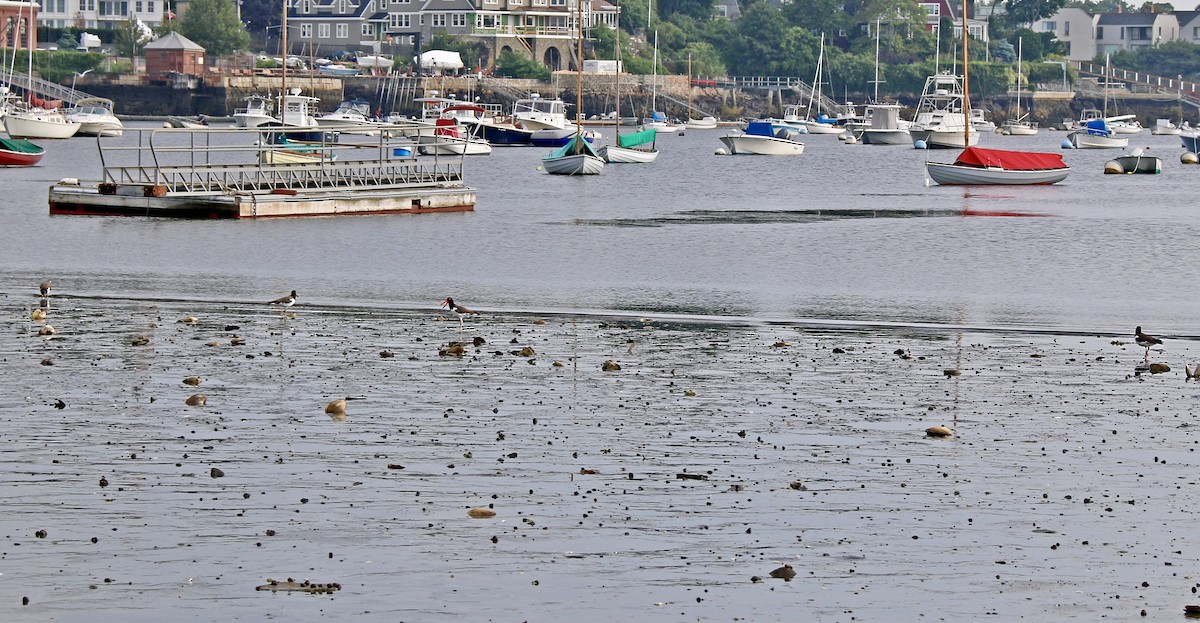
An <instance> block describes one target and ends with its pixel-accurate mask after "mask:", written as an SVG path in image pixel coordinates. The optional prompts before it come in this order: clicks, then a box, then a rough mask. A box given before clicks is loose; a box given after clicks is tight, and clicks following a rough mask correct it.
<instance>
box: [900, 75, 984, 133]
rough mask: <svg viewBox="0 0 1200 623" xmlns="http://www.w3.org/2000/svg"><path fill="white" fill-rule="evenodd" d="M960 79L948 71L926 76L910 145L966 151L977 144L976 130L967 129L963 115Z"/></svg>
mask: <svg viewBox="0 0 1200 623" xmlns="http://www.w3.org/2000/svg"><path fill="white" fill-rule="evenodd" d="M963 99H964V98H963V77H962V76H954V75H951V74H950V73H949V72H942V73H940V74H937V75H934V76H929V77H928V78H926V79H925V89H924V90H923V91H922V93H921V100H920V101H919V102H918V103H917V113H916V116H914V117H913V121H912V126H911V127H909V129H908V135H909V138H911V139H912V142H913V145H914V146H917V145H918V142H923V143H924V145H925V147H926V148H928V149H938V148H949V149H955V148H957V149H965V148H967V147H971V146H974V145H977V144H978V143H979V131H978V130H976V129H974V128H971V127H969V124H968V123H967V115H966V113H964V112H963Z"/></svg>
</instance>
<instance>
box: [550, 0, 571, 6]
mask: <svg viewBox="0 0 1200 623" xmlns="http://www.w3.org/2000/svg"><path fill="white" fill-rule="evenodd" d="M550 6H567V0H550Z"/></svg>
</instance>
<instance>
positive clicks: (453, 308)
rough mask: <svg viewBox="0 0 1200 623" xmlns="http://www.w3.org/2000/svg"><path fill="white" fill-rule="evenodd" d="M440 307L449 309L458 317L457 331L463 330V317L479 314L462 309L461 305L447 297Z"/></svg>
mask: <svg viewBox="0 0 1200 623" xmlns="http://www.w3.org/2000/svg"><path fill="white" fill-rule="evenodd" d="M442 307H447V308H449V309H450V311H452V312H454V314H455V315H457V316H458V330H459V331H462V329H463V317H464V316H466V315H467V314H478V313H479V312H477V311H475V310H473V309H468V308H466V307H463V306H462V305H459V304H458V303H455V302H454V299H452V298H450V297H448V296H447V297H446V300H444V301H442Z"/></svg>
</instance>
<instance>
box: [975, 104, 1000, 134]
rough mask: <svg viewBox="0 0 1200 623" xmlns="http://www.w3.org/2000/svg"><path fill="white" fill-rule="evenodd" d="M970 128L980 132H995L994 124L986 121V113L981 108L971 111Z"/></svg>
mask: <svg viewBox="0 0 1200 623" xmlns="http://www.w3.org/2000/svg"><path fill="white" fill-rule="evenodd" d="M971 127H972V128H974V129H976V130H978V131H980V132H995V131H996V123H995V122H993V121H990V120H988V118H987V111H986V110H984V109H982V108H972V109H971Z"/></svg>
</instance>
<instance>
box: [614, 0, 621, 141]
mask: <svg viewBox="0 0 1200 623" xmlns="http://www.w3.org/2000/svg"><path fill="white" fill-rule="evenodd" d="M616 40H617V42H616V45H617V53H616V57H617V80H616V83H617V110H616V112H614V113H613V114H614V115H616V116H617V118H616V119H613V127H614V128H616V129H614V130H613V134H616V135H617V137H618V138H620V135H621V2H620V0H617V32H616Z"/></svg>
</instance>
